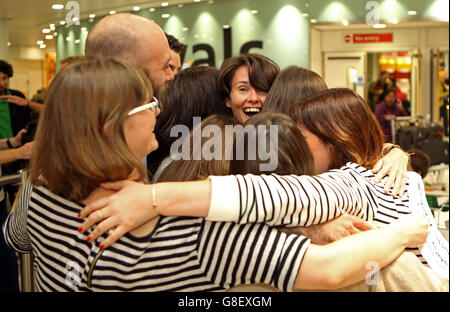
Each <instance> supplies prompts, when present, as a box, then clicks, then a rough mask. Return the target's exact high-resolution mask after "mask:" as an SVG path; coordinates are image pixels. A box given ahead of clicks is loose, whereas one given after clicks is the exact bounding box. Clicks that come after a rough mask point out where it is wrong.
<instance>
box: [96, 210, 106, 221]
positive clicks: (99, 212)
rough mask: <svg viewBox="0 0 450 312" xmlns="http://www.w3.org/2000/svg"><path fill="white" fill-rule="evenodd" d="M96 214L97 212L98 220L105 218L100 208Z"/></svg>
mask: <svg viewBox="0 0 450 312" xmlns="http://www.w3.org/2000/svg"><path fill="white" fill-rule="evenodd" d="M97 214H98V216H99V218H100V220H103V219H104V218H105V217H104V216H103V213H102V212H101V211H100V210H99V211H98V212H97Z"/></svg>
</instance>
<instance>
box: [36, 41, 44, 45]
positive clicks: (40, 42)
mask: <svg viewBox="0 0 450 312" xmlns="http://www.w3.org/2000/svg"><path fill="white" fill-rule="evenodd" d="M43 43H44V41H43V40H38V41H37V42H36V44H37V45H41V44H43Z"/></svg>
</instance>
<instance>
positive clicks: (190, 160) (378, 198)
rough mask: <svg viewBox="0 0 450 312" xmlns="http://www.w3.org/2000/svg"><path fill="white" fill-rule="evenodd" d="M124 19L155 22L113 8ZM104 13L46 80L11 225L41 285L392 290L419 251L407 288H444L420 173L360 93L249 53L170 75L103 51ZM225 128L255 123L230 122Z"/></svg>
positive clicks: (11, 239)
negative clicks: (81, 47)
mask: <svg viewBox="0 0 450 312" xmlns="http://www.w3.org/2000/svg"><path fill="white" fill-rule="evenodd" d="M118 18H123V19H125V20H127V24H126V25H127V27H131V26H130V25H132V23H131V22H130V20H134V19H138V22H139V23H152V25H153V26H151V27H156V26H157V25H156V24H154V23H153V22H151V21H148V20H146V21H144V20H143V18H140V17H135V16H125V18H124V16H121V14H117V15H114V16H109V17H106V18H105V20H106V22H108V21H109V22H111V20H114V19H118ZM102 22H103V21H100V22H99V24H97V25H96V26H95V27H97V30H96V29H95V27H94V29H93V30H92V31H91V32H90V33H89V36H88V39H87V43H86V57H87V60H85V61H81V62H78V63H75V64H72V65H69V66H67V67H65V68H64V69H63V70H61V71H60V72H59V73H58V74H57V76H56V77H55V79H54V81H53V82H52V84H51V86H50V88H49V91H48V95H47V98H46V101H45V105H44V109H43V110H42V112H41V116H40V119H39V125H38V129H37V133H36V136H35V142H34V151H33V156H32V158H31V162H30V169H29V180H28V182H27V183H26V184H25V185H23V186H22V188H21V190H20V192H19V194H18V196H17V198H16V201H15V203H14V207H13V210H12V212H11V213H10V215H9V217H8V219H7V221H6V223H5V225H4V228H3V231H4V235H5V239H6V241H7V243H8V244H9V245H10V246H12V247H13V248H14V249H15V250H17V251H19V252H32V253H33V255H34V269H35V286H36V289H37V290H39V291H224V290H229V289H231V290H233V289H234V288H235V287H237V286H239V285H268V286H270V287H272V289H273V290H281V291H294V290H338V289H352V288H351V287H360V288H358V289H360V290H362V289H365V290H364V291H368V290H377V289H376V288H377V285H378V287H379V288H378V291H380V289H381V288H380V287H381V285H387V284H388V281H389V278H390V276H392V274H393V275H395V272H396V270H398V271H400V270H403V269H404V268H402V266H401V261H400V260H401V259H406V258H407V263H408V266H409V269H410V273H411V275H412V276H411V278H412V279H413V280H414V283H405V285H404V286H405V287H406V288H404V289H401V290H410V291H411V290H412V291H413V290H429V291H435V290H447V291H448V280H445V279H442V278H440V277H438V276H437V275H433V274H434V272H433V271H432V270H431V269H430V268H429V267H428V266H427V262H426V260H425V259H424V258H423V257H422V256H421V255H420V252H419V249H418V247H420V246H422V245H423V244H424V243H425V241H426V239H427V235H428V225H429V224H428V221H427V220H426V218H425V217H424V216H423V215H421V214H420V213H416V212H413V211H414V205H418V204H419V203H417V202H414V200H412V198H411V196H410V187H411V186H414V185H418V183H422V182H421V179H420V176H419V175H417V174H416V173H411V172H408V173H407V170H406V168H407V163H408V155H407V154H405V153H404V152H403V151H402V150H401V149H399V148H398V147H395V146H393V145H392V144H384V138H383V133H382V131H381V129H380V126H379V124H378V122H377V120H376V118H375V116H374V114H373V113H372V111H371V110H370V108H369V106H368V105H367V103H366V102H365V101H364V100H363V99H362V98H361V97H360V96H359V95H358V94H357V93H355V92H353V91H352V90H350V89H345V88H334V89H330V88H328V87H327V85H326V84H325V82H324V81H323V80H322V78H321V77H320V76H319V75H318V74H316V73H314V72H312V71H310V70H307V69H304V68H301V67H297V66H289V67H287V68H285V69H283V70H281V71H280V69H279V66H278V65H277V64H276V63H275V62H273V61H272V60H270V59H269V58H267V57H265V56H263V55H260V54H252V53H250V54H243V55H239V56H235V57H231V58H228V59H226V60H224V62H223V63H222V64H221V66H220V69H217V68H215V67H210V66H193V67H190V68H186V69H183V70H181V71H180V72H178V73H177V74H176V75H175V76H174V79H173V80H172V81H170V82H167V83H165V84H163V85H164V86H163V87H160V86H158V85H157V83H156V85H155V80H156V79H157V78H155V75H152V71H151V68H150V70H146V69H145V68H142V66H140V64H139V63H138V62H133V61H130V59H129V58H127V57H107V56H106V55H107V54H104V55H105V57H92V56H91V55H94V54H95V55H99V54H98V53H91V52H92V50H89V49H91V48H92V47H93V45H94V44H97V45H96V47H98V46H99V45H98V42H99V40H100V39H99V38H100V37H99V31H100V29H101V28H100V27H102ZM106 22H103V23H106ZM103 26H105V25H103ZM158 31H160V30H158ZM160 32H161V36H162V35H163V33H162V31H160ZM158 35H159V34H158ZM153 36H154V37H155V36H156V35H155V34H153ZM116 39H117V38H116ZM117 40H119V39H117ZM154 40H156V39H155V38H154ZM118 45H119V44H118ZM166 45H167V43H166ZM155 49H156V48H155ZM88 50H89V51H88ZM110 50H113V49H112V48H111V49H110ZM130 50H131V49H130ZM143 52H144V51H142V50H141V51H139V53H143ZM153 52H154V51H153ZM153 52H152V53H153ZM128 53H132V52H129V51H128ZM136 53H137V52H136ZM149 53H150V52H149ZM154 53H156V52H154ZM158 55H159V54H158ZM157 57H158V56H153V58H154V59H157ZM163 63H164V60H163ZM154 64H156V65H157V61H155V62H154ZM156 65H155V66H156ZM164 70H165V69H164ZM195 117H200V118H201V123H199V124H196V123H195V122H194V120H195ZM177 125H182V126H185V127H187V128H189V130H190V131H191V132H190V134H189V135H188V136H186V137H185V138H184V141H183V142H187V143H186V144H187V145H188V146H189V147H190V149H189V151H190V154H189V155H188V156H189V157H184V158H179V157H178V158H176V157H173V155H174V152H179V150H180V149H181V148H182V146H181V145H180V144H178V145H176V146H175V143H176V142H179V141H177V140H179V137H177V136H176V135H174V133H175V132H176V131H173V129H174V127H176V126H177ZM211 126H214V128H213V129H220V130H221V131H209V132H208V131H204V130H205V129H212V128H211ZM230 126H232V127H233V128H234V129H235V128H236V127H239V126H241V127H243V128H245V127H247V126H252V127H253V128H255V129H258V131H256V132H253V133H251V132H245V133H244V135H243V136H242V137H239V136H238V134H237V133H236V132H234V133H233V135H231V136H226V135H225V134H226V133H227V127H230ZM273 126H276V129H277V131H276V136H274V135H273V133H272V132H271V129H273ZM208 127H209V128H208ZM202 130H203V131H202ZM205 133H206V135H205ZM213 136H215V138H216V139H217V137H219V138H220V140H219V143H220V144H211V138H212V137H213ZM195 138H200V139H199V140H198V139H197V140H196V139H195ZM262 138H264V139H265V142H268V144H269V145H270V144H275V142H276V144H277V146H276V149H275V152H276V155H275V156H276V159H277V162H276V166H275V167H274V168H271V170H270V171H268V170H264V169H262V168H265V167H264V166H261V165H263V164H265V163H267V161H268V160H267V159H263V157H258V154H257V153H256V155H257V156H256V157H251V154H252V153H250V148H247V147H249V146H251V145H252V144H253V143H254V142H262ZM274 139H276V140H274ZM214 142H217V140H216V141H214ZM238 143H239V144H240V143H243V144H241V145H242V146H244V147H246V148H244V152H243V153H242V155H240V156H241V157H237V153H236V150H237V149H238ZM183 144H184V143H183ZM241 145H239V146H241ZM198 149H202V150H203V149H207V150H214V154H215V155H220V156H221V157H214V158H211V157H204V155H202V154H201V153H200V155H201V157H200V158H198V157H195V155H194V154H195V153H196V151H198ZM227 153H231V154H227ZM422 187H423V186H422ZM368 264H375V265H376V266H378V270H376V272H375V273H374V274H372V275H370V274H369V271H370V270H369V268H368ZM370 268H373V267H370ZM372 273H373V272H372ZM388 273H389V274H388ZM390 274H391V275H390ZM378 276H379V277H380V278H379V279H378ZM383 279H384V280H383ZM374 281H376V282H374ZM383 283H385V284H383ZM358 285H359V286H358ZM364 285H366V286H364ZM349 287H350V288H349ZM353 289H356V288H353ZM394 289H395V287H394V286H392V285H391V288H389V287H385V288H384V290H394ZM397 290H399V288H397Z"/></svg>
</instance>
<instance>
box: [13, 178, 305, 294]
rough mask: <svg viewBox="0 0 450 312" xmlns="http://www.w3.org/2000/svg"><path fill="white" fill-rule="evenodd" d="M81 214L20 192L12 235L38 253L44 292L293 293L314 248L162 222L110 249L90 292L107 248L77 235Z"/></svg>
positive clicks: (195, 222) (61, 202)
mask: <svg viewBox="0 0 450 312" xmlns="http://www.w3.org/2000/svg"><path fill="white" fill-rule="evenodd" d="M236 195H238V194H236ZM81 209H82V206H81V205H79V204H77V203H74V202H71V201H68V200H66V199H64V198H61V197H59V196H57V195H55V194H53V193H51V192H50V191H48V190H47V189H45V188H44V187H33V186H32V185H30V184H27V185H26V186H25V187H24V188H23V190H22V192H21V193H20V195H19V197H18V205H17V208H16V209H15V210H13V211H12V212H11V213H10V215H9V216H8V219H7V221H6V223H5V226H4V234H5V238H6V241H7V243H8V244H9V245H10V246H12V247H13V248H15V249H16V250H17V251H19V252H30V251H32V253H33V255H34V257H35V261H34V269H35V272H36V274H35V276H36V279H35V286H36V289H37V290H38V291H90V290H93V291H125V290H126V291H200V290H203V291H205V290H209V291H219V290H225V289H228V288H230V287H232V286H234V285H238V284H255V283H265V284H270V285H272V286H274V287H276V288H279V289H280V290H283V291H291V290H292V289H293V285H294V281H295V278H296V276H297V273H298V272H299V268H300V265H301V261H302V259H303V256H304V254H305V251H306V249H307V248H308V245H309V240H308V239H307V238H305V237H302V236H296V235H288V234H286V233H282V232H280V231H278V230H276V229H273V228H271V227H269V226H268V225H265V224H245V225H238V224H235V223H230V222H228V223H227V222H208V221H205V220H204V219H202V218H188V217H161V218H160V219H159V221H158V223H157V225H156V227H155V228H154V230H153V231H152V232H151V233H150V234H148V235H146V236H144V237H136V236H133V235H131V234H130V233H128V234H126V235H125V236H124V237H122V238H121V239H120V240H118V241H117V242H116V243H115V244H113V245H112V246H111V247H109V248H107V249H105V251H104V252H103V253H101V254H100V256H99V257H98V260H97V261H96V264H95V267H94V270H93V273H92V284H91V287H88V286H87V285H88V284H87V280H88V275H89V269H90V266H91V265H92V263H93V261H94V259H95V257H96V256H97V255H98V254H99V251H100V249H99V247H98V246H99V242H96V243H88V242H86V240H85V235H82V234H79V233H78V231H77V229H78V227H79V226H80V225H81V222H82V221H81V220H80V219H78V218H77V214H78V212H79V211H80V210H81ZM124 209H126V207H124ZM103 238H104V237H103Z"/></svg>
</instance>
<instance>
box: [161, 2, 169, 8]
mask: <svg viewBox="0 0 450 312" xmlns="http://www.w3.org/2000/svg"><path fill="white" fill-rule="evenodd" d="M168 5H169V3H167V2H162V3H161V6H163V7H166V6H168Z"/></svg>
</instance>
